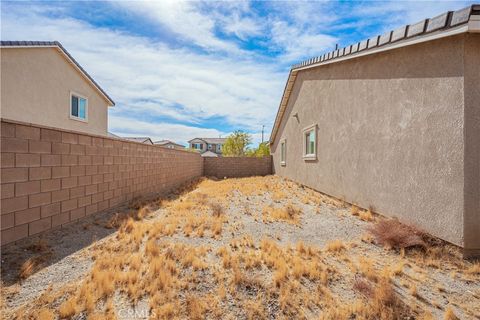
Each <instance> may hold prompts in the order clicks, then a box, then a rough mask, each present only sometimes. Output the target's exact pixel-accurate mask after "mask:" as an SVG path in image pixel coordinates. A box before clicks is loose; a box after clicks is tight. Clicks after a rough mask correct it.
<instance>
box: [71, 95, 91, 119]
mask: <svg viewBox="0 0 480 320" xmlns="http://www.w3.org/2000/svg"><path fill="white" fill-rule="evenodd" d="M73 96H75V97H77V98H81V99H84V100H85V119H83V118H80V117H76V116H74V115H73V114H72V111H73V105H72V97H73ZM69 116H70V119H72V120H76V121H80V122H88V98H87V97H86V96H84V95H83V94H80V93H78V92H75V91H70V113H69Z"/></svg>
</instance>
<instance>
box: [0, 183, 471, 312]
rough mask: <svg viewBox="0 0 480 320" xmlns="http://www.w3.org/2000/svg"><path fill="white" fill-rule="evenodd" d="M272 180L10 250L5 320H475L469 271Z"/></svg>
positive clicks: (5, 255) (187, 191) (337, 205)
mask: <svg viewBox="0 0 480 320" xmlns="http://www.w3.org/2000/svg"><path fill="white" fill-rule="evenodd" d="M382 220H383V218H381V217H380V216H377V215H375V214H372V213H371V212H370V211H366V210H363V209H360V208H357V207H355V206H351V205H349V204H347V203H344V202H343V201H341V200H338V199H334V198H331V197H328V196H326V195H323V194H321V193H318V192H315V191H313V190H311V189H308V188H305V187H303V186H301V185H299V184H296V183H293V182H290V181H287V180H284V179H282V178H279V177H276V176H268V177H253V178H243V179H227V180H221V181H215V180H211V179H201V180H199V181H196V182H193V183H192V184H190V185H188V186H185V187H184V188H182V189H180V190H178V191H176V192H174V193H172V194H170V195H169V196H166V197H163V198H158V199H154V200H152V201H150V202H147V201H145V200H141V199H137V200H136V201H134V202H132V203H131V204H130V205H129V206H125V207H123V208H120V209H117V210H115V211H110V212H107V213H105V214H103V215H101V216H94V217H89V218H88V219H86V220H82V221H81V222H77V223H74V224H71V225H69V226H67V227H65V228H62V229H59V230H55V231H53V232H50V233H47V234H45V235H43V236H42V237H41V238H34V239H29V240H26V241H22V242H21V243H18V244H15V245H11V246H7V247H6V248H4V249H3V251H2V255H1V258H2V260H1V263H2V265H1V275H2V288H1V290H2V299H1V310H2V315H3V317H2V318H3V319H11V318H17V319H29V318H31V319H57V318H73V319H157V318H158V319H175V318H178V319H205V318H207V319H277V318H278V319H480V264H479V263H478V262H476V263H474V262H469V261H465V260H462V258H461V253H460V250H459V249H458V248H456V247H454V246H451V245H448V244H445V243H443V242H441V241H438V240H434V241H429V242H428V243H426V244H425V245H424V246H416V247H413V248H406V249H401V250H399V249H395V248H385V247H384V246H381V245H379V244H378V243H377V241H376V239H375V238H374V237H373V236H372V234H371V233H370V232H369V231H368V230H369V229H370V228H372V227H375V226H376V224H378V223H379V222H380V221H382Z"/></svg>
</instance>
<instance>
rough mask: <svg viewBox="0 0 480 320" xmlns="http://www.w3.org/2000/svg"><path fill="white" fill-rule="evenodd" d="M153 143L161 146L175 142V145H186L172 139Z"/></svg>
mask: <svg viewBox="0 0 480 320" xmlns="http://www.w3.org/2000/svg"><path fill="white" fill-rule="evenodd" d="M153 144H158V145H160V146H164V145H166V144H174V145H176V146H179V147H182V148H185V146H184V145H181V144H179V143H176V142H173V141H170V140H160V141H155V142H154V143H153Z"/></svg>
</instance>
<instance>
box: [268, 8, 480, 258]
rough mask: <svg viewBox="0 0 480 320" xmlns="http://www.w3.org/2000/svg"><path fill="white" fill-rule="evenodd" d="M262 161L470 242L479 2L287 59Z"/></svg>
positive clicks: (468, 249) (479, 92) (479, 138)
mask: <svg viewBox="0 0 480 320" xmlns="http://www.w3.org/2000/svg"><path fill="white" fill-rule="evenodd" d="M270 143H271V150H272V155H273V167H274V172H275V173H276V174H278V175H280V176H284V177H287V178H290V179H292V180H295V181H298V182H300V183H303V184H305V185H307V186H309V187H312V188H314V189H317V190H319V191H322V192H324V193H327V194H329V195H332V196H335V197H338V198H342V199H345V200H346V201H348V202H349V203H354V204H357V205H359V206H361V207H363V208H369V207H372V208H373V209H374V210H375V211H376V212H379V213H381V214H384V215H386V216H390V217H398V218H399V219H400V220H401V221H404V222H406V223H409V224H414V225H416V226H418V227H420V228H421V229H424V230H426V231H428V232H429V233H431V234H433V235H435V236H438V237H440V238H442V239H445V240H447V241H449V242H451V243H454V244H456V245H458V246H461V247H463V248H464V250H465V255H466V256H472V255H479V254H480V6H479V5H473V6H470V7H468V8H465V9H463V10H459V11H455V12H446V13H444V14H442V15H439V16H437V17H434V18H431V19H425V20H422V21H420V22H418V23H415V24H412V25H408V26H403V27H400V28H398V29H396V30H393V31H390V32H387V33H385V34H383V35H380V36H375V37H372V38H370V39H368V40H365V41H361V42H359V43H356V44H353V45H350V46H347V47H345V48H341V49H338V50H335V51H333V52H329V53H327V54H325V55H323V56H320V57H316V58H313V59H310V60H308V61H305V62H302V63H300V64H298V65H295V66H293V67H292V69H291V71H290V75H289V77H288V81H287V83H286V86H285V90H284V94H283V97H282V100H281V103H280V107H279V110H278V113H277V117H276V119H275V124H274V127H273V130H272V134H271V140H270Z"/></svg>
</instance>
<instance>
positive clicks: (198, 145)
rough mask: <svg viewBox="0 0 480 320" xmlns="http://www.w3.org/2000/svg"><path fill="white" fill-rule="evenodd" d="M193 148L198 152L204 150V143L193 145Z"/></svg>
mask: <svg viewBox="0 0 480 320" xmlns="http://www.w3.org/2000/svg"><path fill="white" fill-rule="evenodd" d="M192 148H193V149H197V150H202V149H203V143H192Z"/></svg>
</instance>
